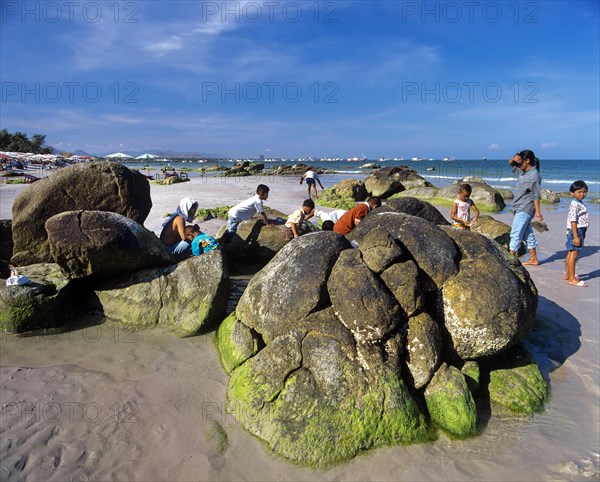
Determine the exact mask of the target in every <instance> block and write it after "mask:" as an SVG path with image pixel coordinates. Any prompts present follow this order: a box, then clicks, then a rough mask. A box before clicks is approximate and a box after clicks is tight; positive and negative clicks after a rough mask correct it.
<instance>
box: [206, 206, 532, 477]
mask: <svg viewBox="0 0 600 482" xmlns="http://www.w3.org/2000/svg"><path fill="white" fill-rule="evenodd" d="M462 231H463V230H458V229H455V228H451V227H449V226H448V227H444V228H442V227H439V226H436V225H435V224H433V223H431V222H429V221H426V220H424V219H422V218H419V217H415V216H411V215H408V214H404V213H395V212H380V213H377V212H376V211H373V212H372V213H370V214H369V215H368V216H367V217H366V218H365V219H364V220H363V221H362V222H361V223H360V224H359V226H358V227H357V228H356V230H355V231H353V233H352V234H353V235H354V236H353V237H354V240H355V241H357V243H358V249H352V248H351V245H350V244H349V242H348V241H347V239H346V238H345V237H344V236H341V235H339V234H337V233H333V232H326V231H324V232H317V233H312V234H308V235H305V236H302V237H300V238H298V239H295V240H293V241H291V242H289V243H288V244H287V245H286V246H284V247H283V248H282V249H281V251H279V253H277V254H276V255H275V257H274V258H273V259H272V260H271V261H270V262H269V263H268V264H267V265H266V266H265V267H264V268H263V269H262V270H261V271H260V272H259V273H257V274H256V275H255V277H254V278H253V279H252V280H251V281H250V283H249V284H248V287H247V289H246V291H245V292H244V294H243V295H242V297H241V299H240V301H239V304H238V306H237V309H236V311H235V312H234V313H232V314H231V315H230V316H229V317H228V318H227V319H226V320H225V321H224V322H223V323H222V324H221V326H220V328H219V330H218V334H217V346H218V348H219V352H220V355H221V359H222V361H223V366H224V367H225V369H226V370H227V372H228V373H229V374H230V380H229V387H228V399H229V409H230V410H231V411H232V412H233V413H235V414H236V416H237V417H238V419H239V421H240V423H241V424H242V425H244V427H245V428H247V429H248V430H249V431H250V432H251V433H253V434H255V435H256V436H258V437H259V438H261V439H262V440H264V441H265V442H266V443H267V444H268V445H269V446H270V447H271V448H272V449H273V450H274V451H275V452H277V453H278V454H280V455H282V456H284V457H287V458H290V459H292V460H295V461H298V462H300V463H302V464H306V465H311V466H326V465H330V464H332V463H337V462H340V461H342V460H346V459H348V458H350V457H353V456H354V455H356V454H357V453H358V452H359V451H360V450H365V449H368V448H370V447H374V446H378V445H383V444H398V443H406V442H411V441H418V440H423V439H424V437H425V436H426V434H431V430H432V429H433V428H434V427H436V426H440V427H442V428H443V429H444V430H447V431H449V432H451V433H452V434H456V435H459V436H467V435H472V434H473V433H475V432H476V430H477V409H476V405H475V403H474V400H473V395H472V393H471V392H472V391H475V390H477V388H478V384H479V383H483V384H486V383H487V381H488V380H489V376H488V375H489V374H490V372H491V371H492V370H494V368H495V367H494V365H493V364H490V365H485V368H484V371H485V372H484V373H482V374H480V373H479V371H480V366H481V365H480V361H481V360H483V359H486V360H487V359H494V358H495V357H498V356H499V355H501V354H502V353H508V352H510V348H511V346H513V345H515V344H517V343H519V341H520V340H521V339H522V337H523V336H525V334H526V332H527V330H528V329H529V328H530V327H531V316H532V315H531V313H534V312H535V304H536V296H537V293H536V292H535V287H534V286H533V283H532V282H531V280H530V278H529V276H528V274H527V272H526V270H524V269H523V268H522V267H521V266H520V264H519V263H518V261H515V260H511V259H510V257H509V256H508V255H507V254H502V251H501V250H500V248H498V245H497V244H496V243H494V242H493V241H490V240H488V239H487V238H485V237H484V236H481V235H478V234H476V233H471V232H468V231H464V232H465V233H466V235H464V236H461V235H460V234H457V233H461V232H462ZM423 240H426V242H425V243H424V242H423ZM307 260H310V262H307ZM488 265H489V266H490V267H491V268H488ZM474 267H476V268H477V269H475V268H474ZM478 270H479V271H483V274H479V273H478ZM496 277H498V280H497V279H496ZM455 280H458V281H456V284H459V283H460V284H461V286H462V287H463V293H467V295H466V296H464V297H463V298H462V299H461V298H460V297H459V295H458V294H455V293H454V291H453V283H455ZM482 285H483V286H482ZM499 285H500V286H501V287H502V289H497V288H498V286H499ZM492 289H495V296H496V298H498V300H497V301H496V302H491V301H489V298H488V295H487V293H486V295H485V296H480V295H478V294H477V290H479V291H491V290H492ZM446 291H448V293H447V292H446ZM513 297H515V298H516V299H517V301H516V303H521V304H522V305H523V306H522V308H521V309H520V311H519V310H518V309H515V306H514V305H513V304H512V302H511V301H509V300H510V299H511V298H513ZM467 305H475V306H476V308H475V309H474V310H476V311H477V310H479V311H477V314H478V316H479V317H478V318H477V319H476V320H472V319H469V321H470V322H471V323H472V325H473V326H474V329H473V330H471V331H470V332H469V335H470V336H471V337H473V338H475V339H474V340H471V341H470V342H467V340H465V339H463V336H462V333H461V332H460V330H455V329H454V327H455V323H456V321H455V320H454V319H453V318H452V315H453V314H454V313H461V316H463V315H462V314H463V313H465V315H464V316H470V317H471V318H472V316H471V312H470V311H469V308H468V306H467ZM447 306H448V307H450V308H451V309H448V310H445V308H446V307H447ZM480 306H483V308H479V307H480ZM487 306H489V307H490V308H489V313H488V312H486V309H487V308H486V307H487ZM503 306H504V307H506V313H500V312H499V307H503ZM493 317H496V323H497V324H506V325H507V328H506V329H505V330H504V331H502V330H500V331H498V330H496V328H494V327H491V326H489V327H488V329H479V328H480V327H481V326H482V323H486V324H488V325H489V324H490V323H491V322H490V320H491V319H492V318H493ZM498 320H501V322H500V321H498ZM521 325H522V326H521ZM462 329H463V331H467V330H468V329H469V328H468V327H462ZM502 337H505V338H506V339H505V340H503V341H502V342H499V341H498V339H499V338H502ZM507 350H508V351H507ZM463 356H464V357H463ZM470 358H473V359H474V360H475V361H473V362H470V361H469V359H470ZM461 370H464V373H463V371H461ZM482 388H483V389H482V390H479V392H478V393H480V396H483V397H485V396H487V391H486V389H487V386H483V387H482ZM423 402H425V403H423ZM488 405H489V404H487V403H486V401H484V403H482V404H481V406H482V407H486V406H488ZM426 414H428V415H429V418H427V417H426V416H425V415H426Z"/></svg>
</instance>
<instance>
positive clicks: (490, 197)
mask: <svg viewBox="0 0 600 482" xmlns="http://www.w3.org/2000/svg"><path fill="white" fill-rule="evenodd" d="M465 179H468V178H464V179H461V180H460V181H456V182H454V183H452V184H451V185H450V186H447V187H445V188H442V189H440V190H439V191H438V193H437V197H438V198H444V199H446V201H447V202H450V203H452V202H454V200H455V199H456V198H457V197H458V191H459V188H460V185H461V184H464V183H465V182H466V183H468V184H470V185H471V188H472V189H473V192H472V193H471V199H472V200H473V202H474V203H475V205H476V206H477V208H479V210H480V211H487V212H499V211H502V210H503V209H504V208H505V207H506V203H505V202H504V199H503V197H502V194H500V192H498V190H497V189H495V188H493V187H491V186H490V185H489V184H487V183H485V182H477V181H469V180H466V181H465Z"/></svg>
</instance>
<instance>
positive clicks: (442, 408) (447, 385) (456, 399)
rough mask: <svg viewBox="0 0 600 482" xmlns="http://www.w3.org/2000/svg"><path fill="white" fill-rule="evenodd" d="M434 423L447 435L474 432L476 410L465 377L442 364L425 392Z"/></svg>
mask: <svg viewBox="0 0 600 482" xmlns="http://www.w3.org/2000/svg"><path fill="white" fill-rule="evenodd" d="M425 401H426V403H427V410H429V415H430V417H431V419H432V420H433V421H435V422H436V423H437V424H438V425H440V426H441V427H442V428H444V429H445V430H447V431H448V432H450V433H452V434H454V435H458V436H460V437H465V436H468V435H472V434H474V433H475V432H476V431H477V409H476V407H475V401H474V400H473V396H472V395H471V392H470V391H469V387H468V386H467V382H466V381H465V377H464V376H463V374H462V373H461V372H460V370H459V369H458V368H456V367H453V366H450V365H447V364H445V363H444V364H442V366H440V368H439V369H438V371H437V372H436V373H435V375H434V377H433V379H432V380H431V382H430V383H429V385H428V386H427V389H426V390H425Z"/></svg>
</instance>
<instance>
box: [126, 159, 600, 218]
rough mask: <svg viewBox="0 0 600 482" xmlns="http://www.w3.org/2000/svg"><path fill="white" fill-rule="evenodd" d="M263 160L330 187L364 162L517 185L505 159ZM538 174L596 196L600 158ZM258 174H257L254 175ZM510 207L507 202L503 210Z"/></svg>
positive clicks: (363, 174) (551, 164)
mask: <svg viewBox="0 0 600 482" xmlns="http://www.w3.org/2000/svg"><path fill="white" fill-rule="evenodd" d="M235 162H236V161H235V160H219V161H208V162H199V161H192V160H188V161H167V162H165V161H161V162H153V161H150V162H148V161H142V162H131V163H126V164H127V165H128V166H129V167H131V168H134V169H139V170H141V171H142V172H144V171H145V170H147V171H148V172H149V173H150V174H152V171H156V170H159V169H162V168H164V167H165V166H170V167H172V168H174V169H175V170H177V171H179V170H181V169H185V170H188V175H189V176H190V177H195V176H201V175H219V173H208V174H203V173H201V172H200V169H201V168H209V167H211V166H214V165H216V164H219V165H221V166H224V167H231V166H232V165H233V164H234V163H235ZM252 162H264V163H265V170H269V169H273V170H275V169H277V168H278V167H279V166H280V165H289V166H291V165H294V164H299V163H303V164H306V165H309V166H314V167H315V168H317V169H323V170H324V171H326V172H327V174H321V175H320V179H321V182H323V185H324V186H325V188H327V187H331V186H333V185H334V184H336V183H337V182H339V181H341V180H343V179H348V178H355V179H359V180H364V179H366V178H367V177H368V176H369V175H370V174H371V173H372V172H373V169H371V168H361V166H364V165H365V164H377V165H379V166H381V167H382V168H383V167H394V166H408V167H410V168H411V169H414V170H415V171H416V172H417V173H418V174H419V175H421V176H422V177H424V178H425V179H426V180H428V181H429V182H431V183H432V184H433V185H434V186H436V187H440V188H441V187H445V186H447V185H449V184H452V183H453V182H454V181H457V180H459V179H462V178H463V177H465V176H477V177H481V178H483V179H484V180H485V181H486V182H487V183H488V184H489V185H491V186H493V187H495V188H506V189H511V190H514V189H515V187H516V184H517V176H516V174H515V173H514V172H513V171H512V169H511V168H510V167H509V166H508V162H507V160H506V159H502V160H500V159H497V160H491V159H484V160H482V159H479V160H476V159H454V160H448V161H446V160H419V161H413V160H406V159H404V160H402V159H401V160H360V161H350V160H334V161H329V160H319V159H302V160H296V161H279V160H267V161H262V160H260V161H258V160H255V161H252ZM540 174H541V176H542V188H543V189H549V190H551V191H554V192H568V191H569V186H570V185H571V183H572V182H574V181H576V180H579V179H582V180H584V181H585V182H586V183H587V185H588V201H590V200H592V199H594V198H600V160H573V159H548V160H541V161H540ZM259 177H262V176H257V178H259ZM568 204H569V199H568V198H563V199H562V200H561V202H560V204H559V205H557V206H555V208H556V209H567V206H568ZM586 204H588V207H589V209H590V211H591V212H598V204H594V203H590V202H588V203H586ZM509 208H510V203H509V204H508V207H507V209H509Z"/></svg>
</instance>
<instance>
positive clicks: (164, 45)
mask: <svg viewBox="0 0 600 482" xmlns="http://www.w3.org/2000/svg"><path fill="white" fill-rule="evenodd" d="M182 48H183V39H182V38H181V37H178V36H176V35H172V36H171V37H169V38H166V39H163V40H159V41H158V42H152V43H150V44H148V45H146V46H145V47H144V49H145V50H147V51H148V52H150V53H152V54H153V55H155V56H158V57H162V56H163V55H165V53H166V52H171V51H174V50H181V49H182Z"/></svg>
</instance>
